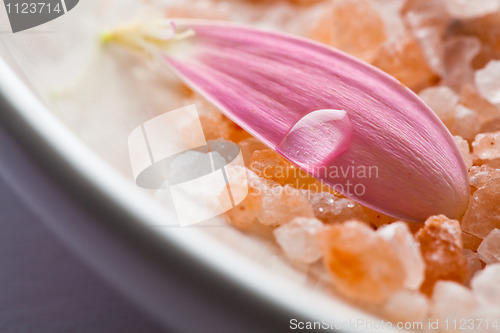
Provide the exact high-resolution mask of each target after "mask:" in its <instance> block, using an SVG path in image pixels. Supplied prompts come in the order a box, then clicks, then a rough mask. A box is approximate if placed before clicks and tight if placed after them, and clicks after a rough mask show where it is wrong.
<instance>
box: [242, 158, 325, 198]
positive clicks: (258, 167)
mask: <svg viewBox="0 0 500 333" xmlns="http://www.w3.org/2000/svg"><path fill="white" fill-rule="evenodd" d="M249 168H250V170H252V171H253V172H255V173H256V174H257V175H258V176H259V177H262V178H266V179H270V180H272V181H275V182H277V183H278V184H280V185H281V186H285V185H291V186H293V187H295V188H297V189H303V190H316V191H322V190H323V189H325V190H328V189H329V188H327V187H326V185H322V184H320V183H319V181H317V180H316V179H315V178H314V177H312V176H311V175H309V174H308V173H307V172H305V171H302V170H301V169H299V168H298V167H297V166H296V165H294V164H292V163H290V162H288V161H287V160H286V159H285V158H284V157H282V156H281V155H279V154H278V153H276V152H275V151H274V150H272V149H263V150H255V151H254V152H253V153H252V158H251V161H250V165H249Z"/></svg>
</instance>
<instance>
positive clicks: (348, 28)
mask: <svg viewBox="0 0 500 333" xmlns="http://www.w3.org/2000/svg"><path fill="white" fill-rule="evenodd" d="M353 17H362V18H363V19H362V20H353V19H352V18H353ZM316 22H317V23H316V24H315V26H314V27H313V28H312V30H311V31H310V33H309V35H308V37H309V38H311V39H314V40H316V41H319V42H321V43H325V44H328V45H331V46H333V47H336V48H338V49H340V50H342V51H344V52H347V53H349V54H351V55H353V56H355V57H357V58H360V59H362V60H364V61H371V60H372V59H373V58H374V56H375V53H376V51H377V50H378V49H379V48H380V47H381V46H382V45H383V44H384V42H385V40H386V33H385V26H384V21H383V20H382V17H381V16H380V13H379V12H378V9H377V8H376V6H375V5H374V3H373V1H369V0H340V1H335V2H331V4H330V5H329V6H328V7H326V8H325V9H323V10H322V15H321V16H320V17H319V18H318V19H317V21H316Z"/></svg>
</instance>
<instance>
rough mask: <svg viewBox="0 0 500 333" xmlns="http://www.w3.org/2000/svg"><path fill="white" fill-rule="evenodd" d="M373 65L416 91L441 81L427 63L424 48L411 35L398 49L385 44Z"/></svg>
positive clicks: (406, 37)
mask: <svg viewBox="0 0 500 333" xmlns="http://www.w3.org/2000/svg"><path fill="white" fill-rule="evenodd" d="M371 63H372V65H374V66H376V67H378V68H380V69H381V70H383V71H384V72H386V73H389V74H390V75H392V76H394V77H395V78H396V79H398V80H399V81H400V82H401V83H402V84H404V85H406V86H407V87H408V88H410V89H412V90H414V91H420V90H422V89H424V88H427V87H429V86H431V85H434V84H436V83H437V82H438V81H439V76H438V75H437V74H436V73H435V72H434V71H433V70H432V69H431V68H430V66H429V64H428V63H427V59H426V58H425V54H424V51H423V50H422V46H420V44H419V42H418V41H417V40H416V39H415V38H414V37H413V36H411V35H410V34H407V35H405V37H404V38H402V39H401V40H400V46H399V47H398V48H397V49H395V48H394V47H392V46H390V45H388V44H384V45H383V46H382V47H381V48H380V49H379V51H378V52H377V55H376V57H375V58H374V60H373V61H372V62H371Z"/></svg>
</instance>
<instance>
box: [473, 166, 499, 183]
mask: <svg viewBox="0 0 500 333" xmlns="http://www.w3.org/2000/svg"><path fill="white" fill-rule="evenodd" d="M493 178H500V169H494V168H491V167H489V166H487V165H481V166H477V165H474V166H473V167H471V168H470V170H469V181H470V184H471V186H474V187H475V188H480V187H482V186H483V185H484V184H486V183H487V182H488V181H490V180H491V179H493Z"/></svg>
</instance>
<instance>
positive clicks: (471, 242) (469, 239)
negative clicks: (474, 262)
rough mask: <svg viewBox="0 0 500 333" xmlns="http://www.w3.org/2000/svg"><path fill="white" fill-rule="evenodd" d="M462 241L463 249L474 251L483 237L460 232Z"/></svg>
mask: <svg viewBox="0 0 500 333" xmlns="http://www.w3.org/2000/svg"><path fill="white" fill-rule="evenodd" d="M462 241H463V243H464V249H466V250H471V251H474V252H476V251H477V248H478V247H479V245H480V244H481V242H482V241H483V239H482V238H479V237H476V236H474V235H471V234H469V233H467V232H462Z"/></svg>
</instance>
